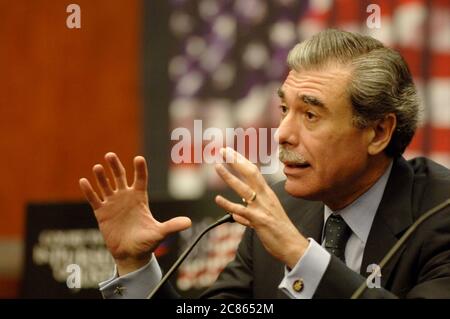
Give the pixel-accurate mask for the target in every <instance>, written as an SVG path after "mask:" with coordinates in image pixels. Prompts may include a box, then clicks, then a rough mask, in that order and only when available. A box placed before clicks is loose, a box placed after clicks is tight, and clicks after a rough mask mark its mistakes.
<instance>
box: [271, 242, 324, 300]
mask: <svg viewBox="0 0 450 319" xmlns="http://www.w3.org/2000/svg"><path fill="white" fill-rule="evenodd" d="M308 240H309V245H308V248H306V251H305V253H304V255H303V256H302V257H301V258H300V259H299V261H298V262H297V264H296V265H295V267H294V268H293V269H292V270H291V271H288V269H287V268H286V267H285V268H284V278H283V280H282V281H281V283H280V285H279V286H278V288H279V289H281V291H283V292H284V293H285V294H286V295H287V296H288V297H289V298H292V299H311V298H312V297H313V296H314V294H315V292H316V290H317V287H318V286H319V284H320V281H321V280H322V277H323V275H324V274H325V271H326V270H327V268H328V264H329V263H330V259H331V255H330V253H329V252H328V251H327V250H326V249H325V248H323V247H322V246H321V245H319V244H318V243H317V242H316V241H315V240H314V239H312V238H308Z"/></svg>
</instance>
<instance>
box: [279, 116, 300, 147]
mask: <svg viewBox="0 0 450 319" xmlns="http://www.w3.org/2000/svg"><path fill="white" fill-rule="evenodd" d="M299 134H300V126H299V124H298V123H296V121H295V118H294V117H293V116H290V115H289V114H288V115H287V116H286V117H285V118H284V119H282V120H281V122H280V125H279V126H278V129H277V132H276V135H275V138H276V140H277V141H278V143H279V144H281V145H290V146H293V147H295V146H297V145H298V143H299Z"/></svg>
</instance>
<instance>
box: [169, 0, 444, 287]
mask: <svg viewBox="0 0 450 319" xmlns="http://www.w3.org/2000/svg"><path fill="white" fill-rule="evenodd" d="M170 12H171V13H170V17H169V21H168V23H169V30H170V32H171V33H172V36H173V37H174V39H175V41H174V45H173V46H172V47H171V48H170V57H169V64H168V72H169V79H170V87H171V92H170V96H171V100H170V104H169V118H170V128H171V129H172V130H173V129H175V128H178V127H184V128H187V129H188V130H190V131H191V132H192V136H194V130H195V127H194V126H195V125H194V120H202V125H203V127H202V129H203V130H205V129H206V128H207V127H215V128H219V129H221V130H225V128H233V127H242V128H244V129H245V128H249V127H257V128H260V127H263V128H264V127H265V128H273V127H277V124H278V121H279V117H278V116H279V115H278V110H277V108H276V103H278V102H277V100H278V98H277V97H276V89H277V88H278V87H279V86H280V84H281V83H282V81H283V80H284V77H285V76H286V73H287V69H286V65H285V60H286V56H287V53H288V51H289V49H291V48H292V47H293V45H294V44H296V43H297V42H299V41H301V40H303V39H306V38H308V37H310V36H312V35H313V34H315V33H317V32H319V31H320V30H323V29H325V28H330V27H333V28H339V29H343V30H347V31H356V32H360V33H364V34H369V35H372V36H373V37H375V38H377V39H379V40H381V41H382V42H383V43H385V44H387V45H389V46H391V47H393V48H395V49H397V50H399V51H400V53H401V54H402V55H403V56H404V57H405V59H406V60H407V62H408V65H409V67H410V69H411V71H412V74H413V76H414V81H415V83H416V85H417V87H418V89H419V93H420V96H421V99H422V107H423V114H422V118H421V122H420V128H419V129H418V131H417V133H416V136H415V138H414V140H413V142H412V143H411V145H410V147H409V148H408V149H407V152H406V153H405V157H407V158H410V157H415V156H420V155H424V156H428V157H430V158H432V159H434V160H435V161H437V162H439V163H441V164H443V165H444V166H447V167H450V105H449V103H450V2H448V1H446V0H378V1H356V0H335V1H332V0H309V1H296V0H272V1H263V0H245V1H244V0H199V1H193V0H171V1H170ZM378 13H379V16H377V14H378ZM378 17H379V19H378ZM173 143H175V142H174V141H173ZM219 144H220V143H219ZM204 146H205V141H203V140H195V139H194V140H192V141H191V149H192V151H193V152H194V150H195V148H196V147H199V148H200V149H202V148H203V147H204ZM221 146H222V145H218V147H221ZM249 151H250V150H249ZM247 155H248V154H247ZM192 157H194V155H192ZM213 170H214V169H213V165H207V164H200V163H197V164H195V163H194V164H192V163H182V164H175V163H171V164H170V169H169V171H168V188H169V193H170V195H171V196H172V197H174V198H177V199H185V198H200V197H202V196H204V195H205V194H206V193H207V192H208V191H210V190H214V189H220V188H221V187H223V184H221V182H220V181H219V180H218V178H217V176H216V174H215V173H214V171H213ZM280 172H281V170H280ZM280 172H278V173H276V174H273V175H271V176H266V178H267V179H268V180H269V181H274V180H277V179H280V178H282V177H283V176H282V174H281V173H280ZM221 227H229V228H228V229H227V230H224V228H223V229H222V230H218V231H217V232H216V233H215V232H212V233H211V236H212V237H211V238H213V239H215V240H219V239H220V238H222V239H220V240H222V245H217V243H216V244H214V245H209V246H208V245H207V247H206V248H205V247H204V249H203V257H204V258H203V259H202V258H200V255H201V254H202V253H197V254H196V258H195V259H193V258H190V259H188V260H187V261H186V262H185V264H184V266H182V268H181V269H180V277H179V281H178V283H179V287H182V288H183V289H190V288H192V287H196V288H201V287H203V286H208V285H209V284H211V283H212V281H214V279H215V278H216V276H217V274H218V273H219V271H220V270H221V269H222V268H223V267H224V266H225V264H226V263H227V262H228V261H229V260H230V259H231V258H232V255H233V254H232V253H233V252H234V251H235V249H236V246H237V243H238V240H237V239H239V237H240V236H241V234H242V229H237V228H235V227H239V225H237V226H236V225H222V226H221ZM220 234H222V235H223V234H225V235H224V236H221V235H220ZM188 237H189V236H188ZM211 238H210V239H211ZM185 239H186V242H189V240H190V239H191V237H189V238H185ZM226 243H228V244H226ZM224 247H225V248H226V249H224ZM230 252H231V253H230ZM211 256H213V257H211ZM218 256H219V257H218ZM208 265H209V266H208Z"/></svg>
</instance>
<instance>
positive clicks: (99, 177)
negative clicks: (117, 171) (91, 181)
mask: <svg viewBox="0 0 450 319" xmlns="http://www.w3.org/2000/svg"><path fill="white" fill-rule="evenodd" d="M92 171H93V172H94V175H95V180H96V182H97V186H98V188H99V189H100V192H101V194H102V196H103V198H105V197H107V196H111V195H112V194H113V189H112V187H111V184H110V182H109V179H108V178H107V177H106V173H105V169H104V168H103V166H102V165H100V164H97V165H95V166H94V167H93V168H92Z"/></svg>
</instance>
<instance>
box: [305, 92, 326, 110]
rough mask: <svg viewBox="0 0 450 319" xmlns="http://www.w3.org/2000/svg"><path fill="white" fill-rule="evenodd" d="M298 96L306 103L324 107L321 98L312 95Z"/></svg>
mask: <svg viewBox="0 0 450 319" xmlns="http://www.w3.org/2000/svg"><path fill="white" fill-rule="evenodd" d="M298 97H299V99H300V100H302V101H303V102H304V103H306V104H309V105H313V106H319V107H323V108H325V104H324V103H323V102H322V101H321V100H319V99H318V98H316V97H314V96H311V95H306V94H300V95H299V96H298Z"/></svg>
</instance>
